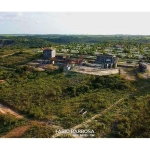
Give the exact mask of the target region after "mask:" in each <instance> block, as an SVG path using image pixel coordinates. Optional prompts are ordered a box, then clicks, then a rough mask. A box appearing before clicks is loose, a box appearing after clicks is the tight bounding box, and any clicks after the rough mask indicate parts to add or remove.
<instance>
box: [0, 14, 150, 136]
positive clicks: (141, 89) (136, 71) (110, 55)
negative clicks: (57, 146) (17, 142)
mask: <svg viewBox="0 0 150 150" xmlns="http://www.w3.org/2000/svg"><path fill="white" fill-rule="evenodd" d="M149 16H150V13H149V12H146V13H142V12H141V13H140V12H0V138H150V21H149V20H148V18H149Z"/></svg>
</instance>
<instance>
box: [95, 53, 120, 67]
mask: <svg viewBox="0 0 150 150" xmlns="http://www.w3.org/2000/svg"><path fill="white" fill-rule="evenodd" d="M117 62H118V58H117V57H116V56H114V55H106V54H100V55H98V56H97V58H96V63H98V64H101V65H102V68H116V67H117Z"/></svg>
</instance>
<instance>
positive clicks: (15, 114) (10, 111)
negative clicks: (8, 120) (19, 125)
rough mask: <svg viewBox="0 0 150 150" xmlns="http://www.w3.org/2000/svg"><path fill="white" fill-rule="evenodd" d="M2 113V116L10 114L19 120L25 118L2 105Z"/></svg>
mask: <svg viewBox="0 0 150 150" xmlns="http://www.w3.org/2000/svg"><path fill="white" fill-rule="evenodd" d="M0 112H1V113H2V114H7V113H9V114H11V115H13V116H15V117H16V118H19V119H21V118H23V116H21V115H19V114H18V113H16V112H14V111H13V110H11V109H10V108H8V107H6V106H4V105H2V104H0Z"/></svg>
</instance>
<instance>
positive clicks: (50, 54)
mask: <svg viewBox="0 0 150 150" xmlns="http://www.w3.org/2000/svg"><path fill="white" fill-rule="evenodd" d="M42 50H43V62H42V63H53V62H54V59H55V56H56V50H55V49H54V48H42Z"/></svg>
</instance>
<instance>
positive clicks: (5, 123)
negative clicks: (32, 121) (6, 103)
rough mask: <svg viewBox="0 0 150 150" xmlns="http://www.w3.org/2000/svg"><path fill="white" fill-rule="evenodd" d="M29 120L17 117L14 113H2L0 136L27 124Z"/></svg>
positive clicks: (0, 115)
mask: <svg viewBox="0 0 150 150" xmlns="http://www.w3.org/2000/svg"><path fill="white" fill-rule="evenodd" d="M26 124H27V122H26V121H25V120H23V119H16V118H15V117H14V116H12V115H9V114H8V115H2V114H0V136H2V135H4V134H6V133H7V132H9V131H10V130H12V129H14V128H16V127H19V126H23V125H26Z"/></svg>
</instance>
